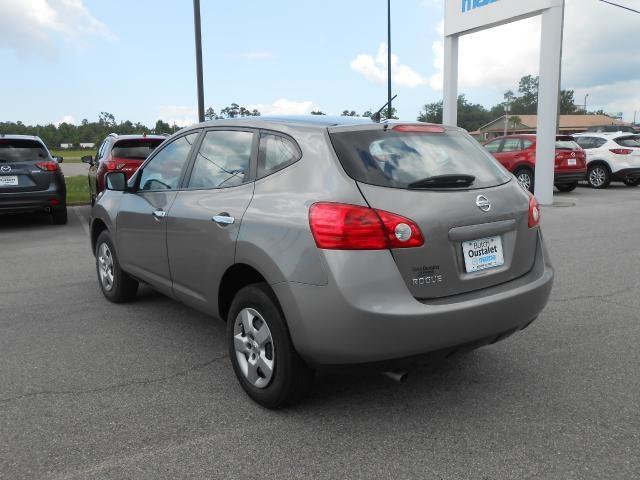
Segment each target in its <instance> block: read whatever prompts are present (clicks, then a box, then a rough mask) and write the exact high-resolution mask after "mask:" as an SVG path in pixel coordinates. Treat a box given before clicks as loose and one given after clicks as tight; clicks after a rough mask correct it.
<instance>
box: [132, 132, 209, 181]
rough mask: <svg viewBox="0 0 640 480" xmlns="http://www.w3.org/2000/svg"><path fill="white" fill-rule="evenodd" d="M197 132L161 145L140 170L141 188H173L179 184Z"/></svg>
mask: <svg viewBox="0 0 640 480" xmlns="http://www.w3.org/2000/svg"><path fill="white" fill-rule="evenodd" d="M197 137H198V133H197V132H196V133H191V134H189V135H185V136H184V137H180V138H177V139H175V140H174V141H172V142H171V143H169V144H167V145H165V146H164V147H162V150H160V151H159V152H158V153H157V154H156V156H155V157H153V158H152V159H151V160H150V161H149V163H148V164H147V165H146V166H145V167H144V170H142V174H141V176H140V189H141V190H173V189H175V188H178V185H180V178H181V177H182V170H183V169H184V166H185V163H186V162H187V159H188V158H189V152H191V147H192V146H193V142H195V140H196V138H197Z"/></svg>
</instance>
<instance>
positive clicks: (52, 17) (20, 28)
mask: <svg viewBox="0 0 640 480" xmlns="http://www.w3.org/2000/svg"><path fill="white" fill-rule="evenodd" d="M0 12H2V14H1V15H0V48H1V47H5V48H9V49H12V50H15V51H16V52H17V53H18V54H20V55H28V54H30V53H33V52H36V53H38V54H41V55H44V56H48V57H51V56H53V55H55V54H56V53H57V52H58V50H57V48H56V45H55V41H54V40H55V38H56V36H57V37H61V38H63V39H64V40H67V41H73V42H74V44H75V45H78V44H79V43H78V42H79V40H80V39H82V38H84V37H87V36H98V37H102V38H106V39H110V40H112V39H113V38H114V36H113V34H112V33H111V32H110V31H109V29H108V28H107V27H106V26H105V25H104V24H103V23H102V22H100V21H99V20H98V19H97V18H95V17H94V16H93V14H92V13H91V12H90V11H89V10H88V9H87V8H86V7H85V6H84V3H83V0H17V1H16V0H0Z"/></svg>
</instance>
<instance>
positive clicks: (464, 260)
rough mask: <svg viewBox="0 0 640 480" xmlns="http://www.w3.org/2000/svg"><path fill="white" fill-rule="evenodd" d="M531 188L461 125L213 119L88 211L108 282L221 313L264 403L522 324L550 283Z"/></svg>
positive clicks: (238, 364) (255, 394)
mask: <svg viewBox="0 0 640 480" xmlns="http://www.w3.org/2000/svg"><path fill="white" fill-rule="evenodd" d="M539 220H540V212H539V210H538V205H537V203H536V201H535V199H534V198H533V197H532V196H531V195H530V194H528V192H526V191H525V190H524V189H522V188H521V187H520V186H519V185H518V183H517V182H516V180H515V178H514V177H513V176H512V175H510V174H509V172H507V171H506V170H505V169H504V168H503V167H502V166H501V165H499V164H498V162H496V161H495V160H494V159H493V157H491V155H489V153H487V152H486V151H485V150H484V149H483V148H482V147H480V145H479V144H478V143H476V141H475V140H473V139H472V138H471V137H470V136H469V135H468V134H467V133H465V132H464V131H462V130H460V129H457V128H449V127H442V126H438V125H430V124H422V123H382V124H378V123H374V122H372V121H370V120H360V119H353V118H340V119H335V118H331V117H288V118H260V119H237V120H225V121H213V122H207V123H203V124H200V125H196V126H194V127H190V128H188V129H185V130H182V131H180V132H178V133H177V134H175V135H174V136H173V137H171V138H170V139H168V140H167V141H166V142H165V143H163V144H162V145H161V146H160V147H158V148H157V149H156V150H155V151H154V152H153V154H152V155H151V156H150V157H149V158H148V159H147V160H146V161H145V163H144V164H143V165H142V166H141V167H140V169H139V170H138V171H137V173H136V174H135V175H134V176H133V177H132V178H131V179H130V180H129V181H128V182H126V179H125V175H124V173H109V174H108V175H107V190H106V192H105V193H104V194H102V195H101V196H100V197H99V199H98V202H97V203H96V205H95V207H94V209H93V212H92V222H91V241H92V248H93V251H94V252H95V256H96V265H97V273H98V279H99V283H100V287H101V289H102V291H103V293H104V295H105V296H106V297H107V298H108V299H109V300H111V301H113V302H123V301H126V300H130V299H132V298H133V297H134V296H135V295H136V290H137V287H138V283H139V282H144V283H147V284H149V285H151V286H153V287H154V288H155V289H157V290H159V291H160V292H162V293H164V294H166V295H169V296H171V297H173V298H175V299H177V300H180V301H182V302H184V303H186V304H188V305H191V306H192V307H194V308H197V309H199V310H202V311H204V312H207V313H209V314H211V315H213V316H215V317H219V318H221V319H223V320H225V321H226V322H227V342H228V347H229V354H230V357H231V363H232V365H233V369H234V371H235V373H236V375H237V377H238V380H239V381H240V384H241V385H242V387H243V388H244V390H245V391H246V392H247V393H248V394H249V395H250V396H251V398H253V399H254V400H255V401H257V402H258V403H260V404H262V405H264V406H266V407H270V408H276V407H280V406H283V405H287V404H291V403H293V402H295V401H296V400H299V399H300V398H302V396H304V394H305V393H306V392H307V391H308V390H309V388H310V386H311V382H312V379H313V375H314V372H315V370H316V369H318V368H329V367H340V368H344V367H347V366H356V365H358V366H360V365H362V364H365V365H367V366H369V367H373V368H376V369H379V370H380V371H391V370H393V369H399V368H406V365H409V364H411V363H414V362H416V361H418V360H422V358H423V357H424V356H425V355H426V354H429V355H426V356H428V357H432V356H433V354H434V353H435V354H438V355H439V354H443V355H449V354H452V353H455V352H457V351H462V350H468V349H471V348H475V347H478V346H481V345H485V344H489V343H494V342H496V341H498V340H501V339H503V338H505V337H507V336H508V335H510V334H511V333H513V332H516V331H518V330H521V329H523V328H525V327H526V326H528V325H529V324H530V323H531V322H532V321H533V320H534V319H535V318H536V317H537V316H538V314H539V313H540V311H541V310H542V309H543V308H544V306H545V304H546V302H547V300H548V297H549V294H550V291H551V286H552V281H553V270H552V268H551V266H550V263H549V257H548V255H547V252H546V249H545V246H544V242H543V240H542V234H541V232H540V227H539V225H538V224H539Z"/></svg>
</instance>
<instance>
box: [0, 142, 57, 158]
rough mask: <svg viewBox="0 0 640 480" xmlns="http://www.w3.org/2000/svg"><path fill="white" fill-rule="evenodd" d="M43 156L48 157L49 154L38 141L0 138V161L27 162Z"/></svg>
mask: <svg viewBox="0 0 640 480" xmlns="http://www.w3.org/2000/svg"><path fill="white" fill-rule="evenodd" d="M43 158H49V154H48V152H47V150H46V149H45V148H44V146H43V145H42V144H41V143H40V142H37V141H35V140H18V139H15V140H12V139H8V138H0V163H8V162H29V161H32V160H33V161H37V160H42V159H43Z"/></svg>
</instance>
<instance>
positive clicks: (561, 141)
mask: <svg viewBox="0 0 640 480" xmlns="http://www.w3.org/2000/svg"><path fill="white" fill-rule="evenodd" d="M586 158H587V156H586V154H585V152H584V150H583V149H582V147H581V146H580V145H578V143H577V142H576V141H575V139H574V138H573V137H572V136H569V135H558V136H557V137H556V159H555V169H556V171H563V172H566V171H571V170H584V169H585V168H586V165H587V163H586Z"/></svg>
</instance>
